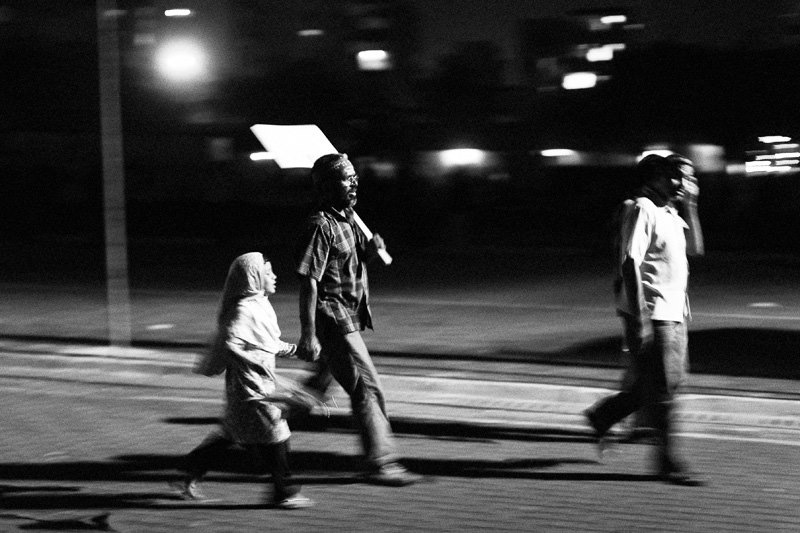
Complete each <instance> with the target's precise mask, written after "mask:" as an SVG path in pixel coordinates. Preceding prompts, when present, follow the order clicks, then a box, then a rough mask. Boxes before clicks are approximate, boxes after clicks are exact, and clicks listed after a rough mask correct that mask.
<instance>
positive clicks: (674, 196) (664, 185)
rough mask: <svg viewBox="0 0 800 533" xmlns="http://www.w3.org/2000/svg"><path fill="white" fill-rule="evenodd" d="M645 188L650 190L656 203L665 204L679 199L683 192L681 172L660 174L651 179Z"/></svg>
mask: <svg viewBox="0 0 800 533" xmlns="http://www.w3.org/2000/svg"><path fill="white" fill-rule="evenodd" d="M647 188H648V189H649V190H650V191H651V194H650V195H648V196H652V197H651V198H650V199H651V200H653V201H654V202H655V203H656V204H657V205H666V204H667V203H669V202H674V201H676V200H679V199H680V197H681V194H682V193H683V174H678V173H675V174H673V175H670V176H667V175H661V176H659V177H657V178H654V179H652V180H651V181H650V182H649V183H648V185H647Z"/></svg>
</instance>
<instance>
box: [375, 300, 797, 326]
mask: <svg viewBox="0 0 800 533" xmlns="http://www.w3.org/2000/svg"><path fill="white" fill-rule="evenodd" d="M374 301H375V302H376V303H381V304H390V305H391V304H393V305H417V306H425V305H433V306H437V305H438V306H449V307H483V308H500V309H529V310H531V311H537V310H539V311H581V312H587V313H614V308H613V307H611V306H609V307H600V306H584V305H560V304H529V303H514V302H490V301H484V300H436V299H427V298H426V299H422V298H379V297H378V298H374ZM776 305H777V307H782V306H780V305H778V304H776ZM749 307H753V305H750V306H749ZM759 308H762V309H764V308H770V307H766V306H759ZM692 316H695V317H704V318H719V319H739V320H778V321H785V322H800V315H766V314H765V315H758V314H749V313H708V312H703V311H694V310H693V311H692Z"/></svg>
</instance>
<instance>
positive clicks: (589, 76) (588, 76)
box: [561, 72, 597, 91]
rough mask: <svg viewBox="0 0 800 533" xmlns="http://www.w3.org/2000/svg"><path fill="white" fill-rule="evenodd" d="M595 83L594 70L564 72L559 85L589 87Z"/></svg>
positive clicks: (572, 88) (574, 87)
mask: <svg viewBox="0 0 800 533" xmlns="http://www.w3.org/2000/svg"><path fill="white" fill-rule="evenodd" d="M595 85H597V74H595V73H594V72H571V73H569V74H565V75H564V77H563V79H562V80H561V87H563V88H564V89H567V90H568V91H570V90H575V89H591V88H592V87H594V86H595Z"/></svg>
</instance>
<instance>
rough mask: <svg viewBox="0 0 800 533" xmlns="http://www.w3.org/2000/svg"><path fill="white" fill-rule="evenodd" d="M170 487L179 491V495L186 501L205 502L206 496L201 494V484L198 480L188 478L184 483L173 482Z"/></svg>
mask: <svg viewBox="0 0 800 533" xmlns="http://www.w3.org/2000/svg"><path fill="white" fill-rule="evenodd" d="M169 486H170V487H172V488H173V489H175V490H177V491H178V495H179V496H180V497H181V498H182V499H184V500H198V501H199V500H205V499H206V496H205V494H203V493H202V492H200V483H199V481H198V480H197V479H191V478H187V479H184V480H183V481H173V482H172V483H170V484H169Z"/></svg>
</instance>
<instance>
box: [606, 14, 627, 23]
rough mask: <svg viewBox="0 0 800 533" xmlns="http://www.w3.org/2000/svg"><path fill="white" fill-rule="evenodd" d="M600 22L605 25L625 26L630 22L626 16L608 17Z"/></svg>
mask: <svg viewBox="0 0 800 533" xmlns="http://www.w3.org/2000/svg"><path fill="white" fill-rule="evenodd" d="M600 22H602V23H603V24H609V25H611V24H625V23H626V22H628V17H626V16H625V15H606V16H605V17H600Z"/></svg>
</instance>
